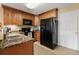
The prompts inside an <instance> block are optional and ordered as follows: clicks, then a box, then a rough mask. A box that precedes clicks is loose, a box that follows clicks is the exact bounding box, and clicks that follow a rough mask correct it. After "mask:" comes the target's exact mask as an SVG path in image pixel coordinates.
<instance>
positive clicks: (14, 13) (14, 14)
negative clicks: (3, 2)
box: [3, 6, 34, 25]
mask: <svg viewBox="0 0 79 59" xmlns="http://www.w3.org/2000/svg"><path fill="white" fill-rule="evenodd" d="M3 12H4V25H22V24H23V19H30V20H32V21H33V22H32V23H34V15H32V14H29V13H26V12H23V11H20V10H17V9H13V8H10V7H7V6H3Z"/></svg>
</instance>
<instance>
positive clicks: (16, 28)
mask: <svg viewBox="0 0 79 59" xmlns="http://www.w3.org/2000/svg"><path fill="white" fill-rule="evenodd" d="M5 27H8V28H10V31H19V30H21V28H20V27H19V26H16V25H6V26H4V28H5Z"/></svg>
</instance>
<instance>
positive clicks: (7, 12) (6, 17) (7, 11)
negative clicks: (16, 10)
mask: <svg viewBox="0 0 79 59" xmlns="http://www.w3.org/2000/svg"><path fill="white" fill-rule="evenodd" d="M3 12H4V14H3V15H4V24H5V25H9V24H11V23H12V22H11V12H12V11H11V9H9V8H4V10H3Z"/></svg>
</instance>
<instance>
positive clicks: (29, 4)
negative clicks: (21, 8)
mask: <svg viewBox="0 0 79 59" xmlns="http://www.w3.org/2000/svg"><path fill="white" fill-rule="evenodd" d="M39 4H40V3H27V4H25V6H26V7H27V8H29V9H33V8H35V7H37V6H38V5H39Z"/></svg>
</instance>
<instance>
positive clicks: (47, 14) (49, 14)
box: [39, 8, 58, 19]
mask: <svg viewBox="0 0 79 59" xmlns="http://www.w3.org/2000/svg"><path fill="white" fill-rule="evenodd" d="M57 16H58V9H57V8H55V9H52V10H49V11H47V12H45V13H42V14H40V15H39V18H40V19H46V18H51V17H57Z"/></svg>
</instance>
